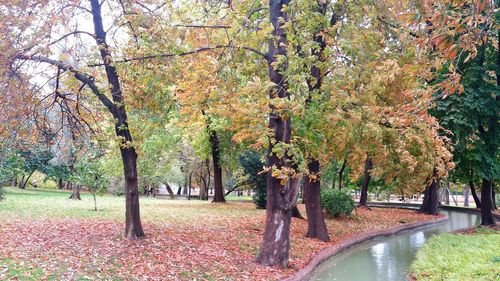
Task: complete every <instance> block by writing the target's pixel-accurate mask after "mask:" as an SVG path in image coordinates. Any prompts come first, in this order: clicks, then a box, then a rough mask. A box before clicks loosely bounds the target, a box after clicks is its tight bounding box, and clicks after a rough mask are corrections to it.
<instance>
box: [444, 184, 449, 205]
mask: <svg viewBox="0 0 500 281" xmlns="http://www.w3.org/2000/svg"><path fill="white" fill-rule="evenodd" d="M444 204H445V205H450V189H449V188H448V186H446V187H445V188H444Z"/></svg>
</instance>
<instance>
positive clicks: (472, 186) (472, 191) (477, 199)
mask: <svg viewBox="0 0 500 281" xmlns="http://www.w3.org/2000/svg"><path fill="white" fill-rule="evenodd" d="M469 187H470V191H471V193H472V198H474V203H475V204H476V208H481V200H480V199H479V196H477V192H476V187H475V186H474V182H473V181H472V180H469Z"/></svg>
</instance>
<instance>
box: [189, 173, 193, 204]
mask: <svg viewBox="0 0 500 281" xmlns="http://www.w3.org/2000/svg"><path fill="white" fill-rule="evenodd" d="M192 178H193V173H189V181H188V200H191V188H192V185H191V180H192Z"/></svg>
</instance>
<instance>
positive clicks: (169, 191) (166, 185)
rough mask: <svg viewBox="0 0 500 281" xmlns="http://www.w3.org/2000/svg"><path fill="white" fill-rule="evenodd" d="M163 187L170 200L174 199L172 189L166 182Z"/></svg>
mask: <svg viewBox="0 0 500 281" xmlns="http://www.w3.org/2000/svg"><path fill="white" fill-rule="evenodd" d="M165 187H166V188H167V192H168V195H170V199H175V194H174V191H173V190H172V187H170V185H169V184H168V182H167V183H166V184H165Z"/></svg>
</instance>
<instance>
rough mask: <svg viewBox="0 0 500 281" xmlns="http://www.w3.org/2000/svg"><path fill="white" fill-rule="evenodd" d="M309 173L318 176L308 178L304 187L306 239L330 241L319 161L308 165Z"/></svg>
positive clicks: (312, 161) (313, 161)
mask: <svg viewBox="0 0 500 281" xmlns="http://www.w3.org/2000/svg"><path fill="white" fill-rule="evenodd" d="M307 166H308V169H309V173H310V174H311V175H314V176H316V179H311V177H307V179H306V185H305V187H304V192H305V194H304V200H305V204H306V214H307V232H306V237H309V238H317V239H318V240H321V241H324V242H327V241H330V237H329V236H328V230H327V229H326V224H325V219H324V217H323V210H322V208H321V196H320V192H321V182H320V177H319V161H318V160H316V159H314V160H311V161H310V162H309V163H308V165H307Z"/></svg>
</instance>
